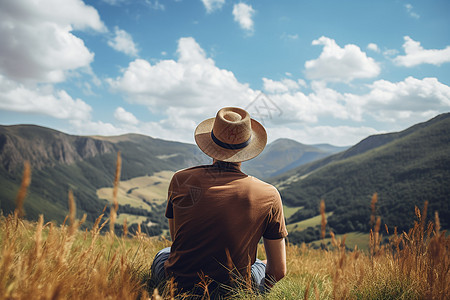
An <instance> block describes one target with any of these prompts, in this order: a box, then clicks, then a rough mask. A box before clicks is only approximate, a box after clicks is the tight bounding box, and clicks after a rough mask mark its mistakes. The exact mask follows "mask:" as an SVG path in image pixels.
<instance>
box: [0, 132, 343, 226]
mask: <svg viewBox="0 0 450 300" xmlns="http://www.w3.org/2000/svg"><path fill="white" fill-rule="evenodd" d="M339 149H341V148H338V147H333V146H331V145H318V146H308V145H303V144H300V143H297V142H295V141H292V140H287V139H283V140H277V141H275V142H273V143H271V144H269V145H268V146H267V147H266V149H265V150H264V151H263V153H262V154H261V156H260V157H258V159H255V160H253V161H250V162H245V163H244V166H243V169H244V171H246V172H248V174H251V175H254V176H257V177H259V178H267V177H269V176H274V175H276V174H280V173H281V172H283V171H284V170H290V169H292V168H294V167H297V166H299V165H300V164H301V163H305V162H309V161H312V160H314V159H316V158H319V157H324V156H326V155H329V154H332V153H334V152H336V151H338V150H339ZM118 151H121V157H122V172H121V180H129V179H132V178H136V177H140V176H146V175H153V174H155V173H157V172H160V171H164V170H168V171H176V170H179V169H182V168H186V167H190V166H194V165H199V164H209V163H211V159H210V158H208V157H207V156H206V155H204V154H203V153H202V152H201V151H200V150H199V149H198V148H197V146H196V145H192V144H185V143H178V142H171V141H165V140H160V139H154V138H151V137H148V136H143V135H138V134H126V135H121V136H112V137H103V136H90V137H89V136H74V135H68V134H65V133H62V132H59V131H56V130H53V129H49V128H44V127H40V126H35V125H14V126H0V208H1V210H2V211H3V212H4V213H5V214H6V213H9V212H11V211H13V210H14V208H15V202H14V199H15V195H16V193H17V190H18V188H19V186H20V180H21V175H22V168H23V163H24V161H26V160H27V161H29V162H30V164H31V167H32V183H31V186H30V189H29V195H28V198H27V201H26V202H25V210H26V213H27V215H26V216H27V217H28V218H30V219H36V218H37V217H38V215H39V214H44V215H45V217H46V218H47V219H51V220H56V221H58V222H62V221H63V220H64V218H65V215H66V214H67V193H68V190H69V189H71V190H72V191H73V192H74V195H75V199H76V201H77V206H78V213H79V215H81V214H83V213H87V215H88V222H93V221H94V220H95V218H96V217H97V216H98V215H99V214H100V212H101V211H102V210H103V207H104V206H105V204H106V202H105V201H102V200H99V199H98V197H97V194H96V191H97V190H98V189H100V188H103V187H108V186H112V183H113V179H114V172H115V165H116V154H117V152H118ZM147 206H148V205H147ZM147 206H146V207H147ZM124 209H125V208H124ZM125 210H126V209H125ZM122 211H123V210H122ZM126 211H130V208H128V210H126ZM134 213H140V214H142V212H136V211H134Z"/></svg>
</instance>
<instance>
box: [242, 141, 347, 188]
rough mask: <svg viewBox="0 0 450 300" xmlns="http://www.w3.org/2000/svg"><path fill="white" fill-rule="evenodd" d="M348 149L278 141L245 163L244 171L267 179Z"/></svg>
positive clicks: (243, 165)
mask: <svg viewBox="0 0 450 300" xmlns="http://www.w3.org/2000/svg"><path fill="white" fill-rule="evenodd" d="M347 148H348V147H336V146H332V145H329V144H319V145H304V144H301V143H299V142H296V141H294V140H290V139H278V140H276V141H274V142H272V143H270V144H268V145H267V146H266V148H265V149H264V151H263V152H262V153H261V154H260V155H258V156H257V157H256V158H254V159H252V160H250V161H248V162H244V163H243V164H242V170H243V171H245V172H246V173H248V174H252V175H253V176H256V177H258V178H262V179H267V178H270V177H274V176H277V175H279V174H282V173H284V172H286V171H289V170H291V169H294V168H296V167H298V166H301V165H303V164H306V163H308V162H311V161H314V160H317V159H320V158H323V157H327V156H329V155H331V154H334V153H337V152H341V151H344V150H346V149H347Z"/></svg>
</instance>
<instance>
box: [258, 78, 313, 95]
mask: <svg viewBox="0 0 450 300" xmlns="http://www.w3.org/2000/svg"><path fill="white" fill-rule="evenodd" d="M262 80H263V86H264V90H265V91H266V92H268V93H271V94H273V93H287V92H290V91H296V90H298V89H300V87H306V82H305V81H304V80H301V79H299V80H297V81H294V80H292V79H289V78H284V79H282V80H281V81H275V80H272V79H268V78H263V79H262Z"/></svg>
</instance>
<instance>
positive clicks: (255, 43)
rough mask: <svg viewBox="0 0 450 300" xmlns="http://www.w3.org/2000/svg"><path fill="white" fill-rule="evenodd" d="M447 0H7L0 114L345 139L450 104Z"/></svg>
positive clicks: (0, 52) (185, 138)
mask: <svg viewBox="0 0 450 300" xmlns="http://www.w3.org/2000/svg"><path fill="white" fill-rule="evenodd" d="M449 16H450V1H448V0H428V1H413V0H411V1H409V0H407V1H403V0H377V1H373V0H370V1H369V0H354V1H350V0H341V1H335V0H315V1H312V0H307V1H306V0H279V1H269V0H253V1H251V0H248V1H230V0H165V1H164V0H159V1H158V0H84V1H82V0H2V1H0V41H1V42H0V124H1V125H12V124H37V125H41V126H46V127H50V128H53V129H57V130H60V131H63V132H66V133H69V134H76V135H120V134H125V133H140V134H145V135H149V136H152V137H156V138H162V139H165V140H173V141H181V142H187V143H194V137H193V132H194V129H195V127H196V126H197V124H198V123H200V122H201V121H202V120H204V119H207V118H211V117H214V116H215V115H216V113H217V111H218V110H219V109H220V108H222V107H226V106H237V107H241V108H244V109H246V110H247V111H248V112H249V113H250V115H251V116H252V118H254V119H256V120H258V121H259V122H260V123H262V124H263V125H264V126H265V128H266V131H267V134H268V140H269V142H271V141H274V140H276V139H278V138H290V139H294V140H296V141H298V142H301V143H304V144H320V143H329V144H332V145H336V146H350V145H354V144H356V143H358V142H359V141H361V140H362V139H364V138H366V137H367V136H369V135H373V134H380V133H386V132H394V131H400V130H404V129H406V128H408V127H410V126H412V125H414V124H416V123H420V122H424V121H427V120H429V119H431V118H433V117H435V116H436V115H438V114H441V113H445V112H449V111H450V17H449Z"/></svg>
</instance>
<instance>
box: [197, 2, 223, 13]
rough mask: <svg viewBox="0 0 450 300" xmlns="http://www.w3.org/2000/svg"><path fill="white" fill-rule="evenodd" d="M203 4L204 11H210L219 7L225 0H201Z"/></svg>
mask: <svg viewBox="0 0 450 300" xmlns="http://www.w3.org/2000/svg"><path fill="white" fill-rule="evenodd" d="M202 2H203V5H205V8H206V12H207V13H212V12H213V11H215V10H217V9H221V8H222V6H223V5H224V4H225V0H202Z"/></svg>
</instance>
